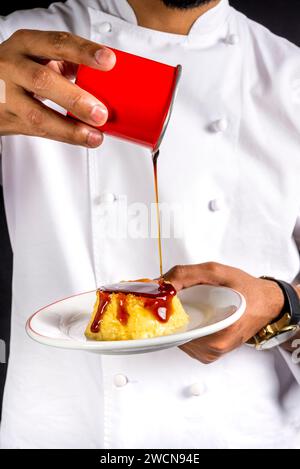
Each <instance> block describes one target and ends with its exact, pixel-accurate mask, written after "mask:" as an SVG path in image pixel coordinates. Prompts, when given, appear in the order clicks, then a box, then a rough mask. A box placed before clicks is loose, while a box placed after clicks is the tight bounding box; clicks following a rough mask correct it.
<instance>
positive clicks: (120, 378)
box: [114, 374, 128, 388]
mask: <svg viewBox="0 0 300 469" xmlns="http://www.w3.org/2000/svg"><path fill="white" fill-rule="evenodd" d="M127 383H128V378H127V376H125V375H121V374H118V375H115V376H114V385H115V386H116V387H117V388H123V387H124V386H126V384H127Z"/></svg>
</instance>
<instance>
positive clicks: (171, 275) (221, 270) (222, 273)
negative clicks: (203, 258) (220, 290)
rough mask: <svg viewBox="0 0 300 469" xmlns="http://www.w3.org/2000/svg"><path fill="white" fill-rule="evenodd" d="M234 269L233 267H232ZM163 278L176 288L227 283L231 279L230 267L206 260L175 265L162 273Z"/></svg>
mask: <svg viewBox="0 0 300 469" xmlns="http://www.w3.org/2000/svg"><path fill="white" fill-rule="evenodd" d="M234 270H235V269H234ZM163 277H164V279H165V280H167V281H169V282H171V283H172V285H174V287H175V288H176V290H182V289H183V288H188V287H192V286H194V285H199V284H209V285H224V286H225V285H227V284H229V283H230V281H231V279H232V269H231V268H230V267H227V266H224V265H222V264H218V263H215V262H208V263H205V264H195V265H177V266H175V267H173V268H172V269H171V270H169V272H167V273H166V274H164V276H163Z"/></svg>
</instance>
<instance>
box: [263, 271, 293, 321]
mask: <svg viewBox="0 0 300 469" xmlns="http://www.w3.org/2000/svg"><path fill="white" fill-rule="evenodd" d="M261 278H262V279H264V280H270V281H273V282H275V283H277V285H278V286H279V287H280V288H281V290H282V293H283V295H284V307H283V310H282V313H281V315H280V318H281V317H282V316H283V315H285V314H286V313H287V312H288V313H289V314H290V316H291V324H293V325H298V324H300V300H299V297H298V294H297V292H296V290H295V289H294V288H293V287H292V285H290V284H289V283H287V282H285V281H283V280H277V279H275V278H273V277H261ZM280 318H279V319H280ZM277 321H278V319H276V320H275V321H274V322H277Z"/></svg>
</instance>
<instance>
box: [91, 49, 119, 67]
mask: <svg viewBox="0 0 300 469" xmlns="http://www.w3.org/2000/svg"><path fill="white" fill-rule="evenodd" d="M95 60H96V62H97V64H98V65H101V67H102V69H103V70H111V69H112V68H113V67H114V66H115V63H116V56H115V54H114V52H113V51H112V50H110V49H107V48H106V47H103V48H102V49H99V50H97V52H96V53H95Z"/></svg>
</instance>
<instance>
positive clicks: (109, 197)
mask: <svg viewBox="0 0 300 469" xmlns="http://www.w3.org/2000/svg"><path fill="white" fill-rule="evenodd" d="M115 200H116V195H115V194H113V193H111V192H104V193H103V194H101V195H100V196H99V197H98V198H97V202H98V203H99V204H112V203H113V202H115Z"/></svg>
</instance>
